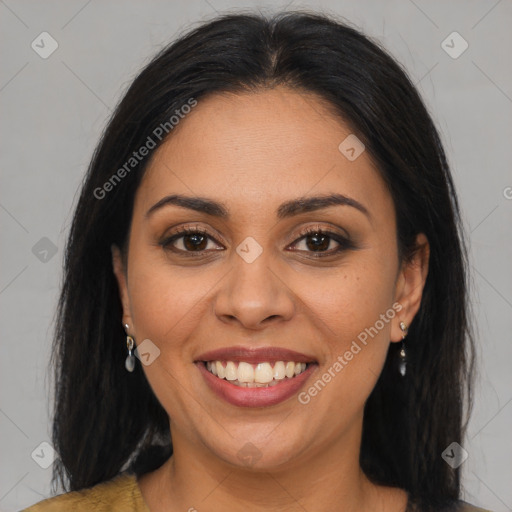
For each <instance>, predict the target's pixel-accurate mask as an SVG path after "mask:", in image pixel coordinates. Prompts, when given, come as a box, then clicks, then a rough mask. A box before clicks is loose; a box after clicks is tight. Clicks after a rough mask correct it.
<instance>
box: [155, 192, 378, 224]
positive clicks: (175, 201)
mask: <svg viewBox="0 0 512 512" xmlns="http://www.w3.org/2000/svg"><path fill="white" fill-rule="evenodd" d="M170 205H174V206H180V207H182V208H188V209H189V210H194V211H197V212H201V213H205V214H206V215H211V216H213V217H219V218H222V219H228V218H229V217H230V215H229V210H228V208H227V207H226V206H225V204H224V203H222V202H219V201H214V200H213V199H209V198H205V197H191V196H185V195H182V194H172V195H169V196H166V197H164V198H162V199H160V201H158V202H157V203H155V204H154V205H153V206H152V207H151V208H150V209H149V210H148V211H147V212H146V218H148V217H149V216H150V215H152V214H153V213H154V212H156V211H157V210H160V209H161V208H163V207H165V206H170ZM330 206H351V207H352V208H355V209H356V210H359V211H360V212H362V213H364V214H365V215H366V216H367V217H368V218H369V219H371V215H370V212H369V211H368V210H367V208H365V207H364V206H363V205H362V204H361V203H360V202H359V201H356V200H355V199H353V198H351V197H347V196H344V195H342V194H329V195H322V196H313V197H306V196H303V197H298V198H296V199H292V200H290V201H286V202H284V203H282V204H281V205H280V206H279V208H278V209H277V212H276V213H277V218H278V219H280V220H281V219H285V218H288V217H293V216H294V215H299V214H301V213H307V212H312V211H316V210H321V209H323V208H328V207H330Z"/></svg>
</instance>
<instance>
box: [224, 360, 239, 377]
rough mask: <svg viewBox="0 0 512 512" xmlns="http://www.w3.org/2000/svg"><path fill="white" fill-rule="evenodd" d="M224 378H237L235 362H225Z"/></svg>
mask: <svg viewBox="0 0 512 512" xmlns="http://www.w3.org/2000/svg"><path fill="white" fill-rule="evenodd" d="M226 379H227V380H237V379H238V371H237V369H236V366H235V363H233V361H228V362H227V364H226Z"/></svg>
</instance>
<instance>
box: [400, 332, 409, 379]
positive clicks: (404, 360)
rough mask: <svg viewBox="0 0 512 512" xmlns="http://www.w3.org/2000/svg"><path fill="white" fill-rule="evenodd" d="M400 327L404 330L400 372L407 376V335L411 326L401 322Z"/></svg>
mask: <svg viewBox="0 0 512 512" xmlns="http://www.w3.org/2000/svg"><path fill="white" fill-rule="evenodd" d="M400 329H401V331H402V348H401V349H400V354H399V355H400V361H399V363H398V371H399V372H400V375H402V377H404V376H405V371H406V366H407V357H406V354H405V343H404V340H405V337H406V336H407V331H408V330H409V328H408V327H407V324H406V323H405V322H400Z"/></svg>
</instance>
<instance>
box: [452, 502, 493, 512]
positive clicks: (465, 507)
mask: <svg viewBox="0 0 512 512" xmlns="http://www.w3.org/2000/svg"><path fill="white" fill-rule="evenodd" d="M457 512H491V511H490V510H487V509H486V508H479V507H475V506H474V505H471V504H470V503H466V502H465V501H461V502H460V506H459V508H458V509H457Z"/></svg>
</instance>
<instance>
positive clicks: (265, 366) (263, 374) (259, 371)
mask: <svg viewBox="0 0 512 512" xmlns="http://www.w3.org/2000/svg"><path fill="white" fill-rule="evenodd" d="M273 378H274V371H273V370H272V366H270V363H259V364H258V365H257V366H256V370H254V382H259V383H260V384H268V383H269V382H271V381H272V379H273Z"/></svg>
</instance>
